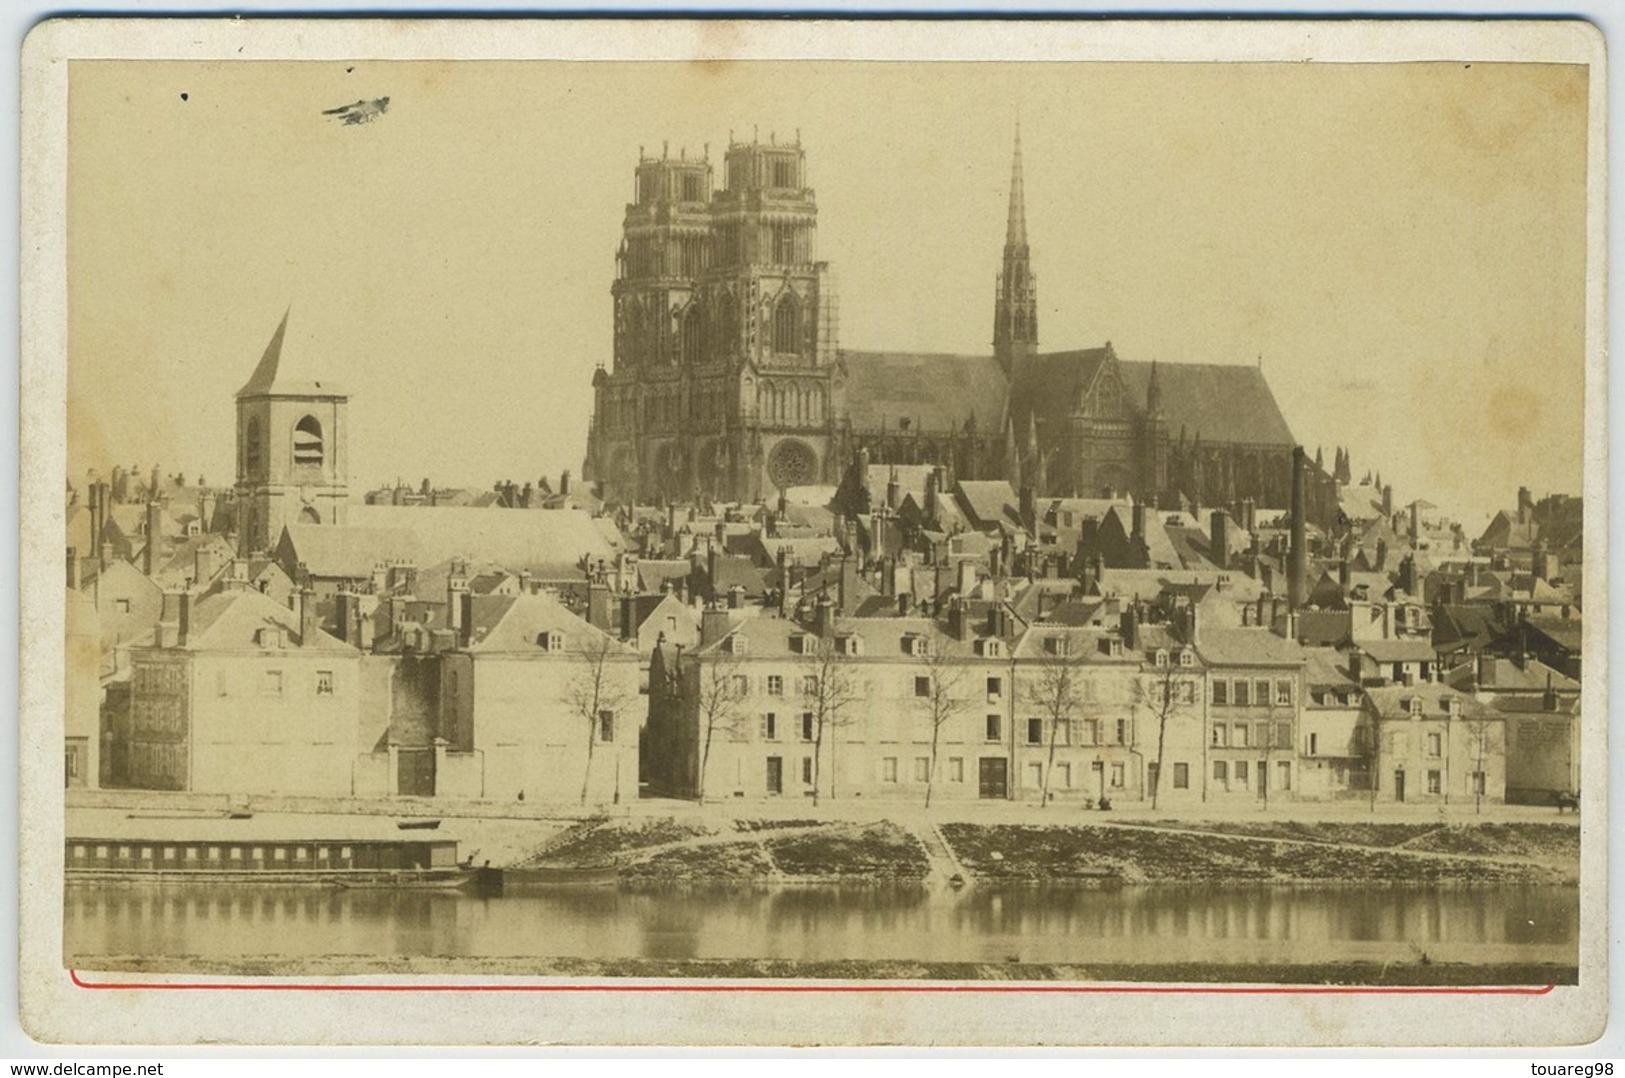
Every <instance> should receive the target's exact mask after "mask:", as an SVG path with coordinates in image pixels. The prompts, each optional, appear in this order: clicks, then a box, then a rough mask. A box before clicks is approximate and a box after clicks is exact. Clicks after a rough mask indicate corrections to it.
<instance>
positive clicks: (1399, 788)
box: [1394, 767, 1405, 801]
mask: <svg viewBox="0 0 1625 1078" xmlns="http://www.w3.org/2000/svg"><path fill="white" fill-rule="evenodd" d="M1394 800H1395V801H1403V800H1405V769H1404V768H1402V767H1400V768H1395V769H1394Z"/></svg>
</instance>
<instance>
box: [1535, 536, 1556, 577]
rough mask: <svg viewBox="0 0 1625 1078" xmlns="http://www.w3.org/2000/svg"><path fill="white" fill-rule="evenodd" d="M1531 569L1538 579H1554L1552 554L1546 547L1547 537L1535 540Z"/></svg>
mask: <svg viewBox="0 0 1625 1078" xmlns="http://www.w3.org/2000/svg"><path fill="white" fill-rule="evenodd" d="M1531 569H1532V571H1533V572H1534V575H1535V577H1536V579H1539V580H1547V581H1549V580H1551V579H1552V554H1551V551H1550V550H1548V549H1547V547H1546V540H1545V539H1536V540H1535V553H1534V556H1533V561H1532V563H1531Z"/></svg>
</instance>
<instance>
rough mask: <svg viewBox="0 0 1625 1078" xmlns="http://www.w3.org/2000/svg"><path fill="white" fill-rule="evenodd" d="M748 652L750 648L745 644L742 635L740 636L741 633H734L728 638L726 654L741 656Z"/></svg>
mask: <svg viewBox="0 0 1625 1078" xmlns="http://www.w3.org/2000/svg"><path fill="white" fill-rule="evenodd" d="M749 650H750V647H749V645H748V644H746V642H745V637H744V634H742V633H734V634H733V635H732V636H730V637H729V638H728V654H729V655H743V654H745V653H746V652H747V651H749Z"/></svg>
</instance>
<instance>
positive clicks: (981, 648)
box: [976, 637, 1004, 659]
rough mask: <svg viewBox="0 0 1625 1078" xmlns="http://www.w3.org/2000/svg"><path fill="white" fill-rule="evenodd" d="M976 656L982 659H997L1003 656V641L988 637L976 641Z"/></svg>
mask: <svg viewBox="0 0 1625 1078" xmlns="http://www.w3.org/2000/svg"><path fill="white" fill-rule="evenodd" d="M976 654H977V655H980V656H981V657H982V658H984V659H998V658H1001V657H1003V655H1004V641H1002V640H994V639H991V638H988V637H983V638H982V639H980V640H978V641H976Z"/></svg>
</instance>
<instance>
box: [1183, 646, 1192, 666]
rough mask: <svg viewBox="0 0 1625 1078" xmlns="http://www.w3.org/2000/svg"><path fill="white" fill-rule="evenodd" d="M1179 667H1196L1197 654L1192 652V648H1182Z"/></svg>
mask: <svg viewBox="0 0 1625 1078" xmlns="http://www.w3.org/2000/svg"><path fill="white" fill-rule="evenodd" d="M1179 665H1180V666H1195V665H1196V653H1195V652H1193V651H1191V649H1190V648H1181V649H1180V650H1179Z"/></svg>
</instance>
